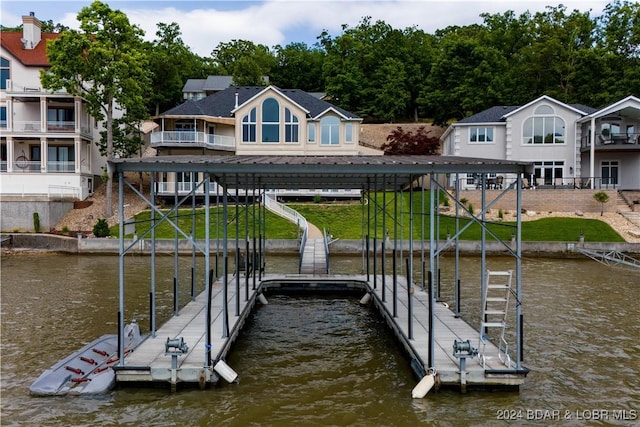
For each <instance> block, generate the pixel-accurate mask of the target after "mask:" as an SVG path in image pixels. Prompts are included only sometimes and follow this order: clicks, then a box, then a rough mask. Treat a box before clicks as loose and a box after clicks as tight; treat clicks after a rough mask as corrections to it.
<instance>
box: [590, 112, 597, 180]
mask: <svg viewBox="0 0 640 427" xmlns="http://www.w3.org/2000/svg"><path fill="white" fill-rule="evenodd" d="M589 138H591V147H590V150H589V169H590V171H589V175H591V177H592V179H591V189H592V190H593V189H594V188H596V187H595V184H596V183H595V180H596V174H595V167H596V159H595V157H596V118H595V117H591V134H590V135H589Z"/></svg>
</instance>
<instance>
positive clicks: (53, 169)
mask: <svg viewBox="0 0 640 427" xmlns="http://www.w3.org/2000/svg"><path fill="white" fill-rule="evenodd" d="M7 171H8V162H6V161H4V160H3V161H2V162H0V172H7ZM75 171H76V163H75V162H74V161H49V162H47V170H42V165H41V162H40V161H39V160H36V161H30V160H23V159H22V158H18V160H16V161H15V162H14V163H13V173H41V172H42V173H44V172H47V173H75Z"/></svg>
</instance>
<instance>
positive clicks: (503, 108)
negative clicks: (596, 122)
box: [452, 95, 597, 126]
mask: <svg viewBox="0 0 640 427" xmlns="http://www.w3.org/2000/svg"><path fill="white" fill-rule="evenodd" d="M542 100H545V101H548V102H551V103H554V104H557V105H560V106H563V107H565V108H568V109H570V110H572V111H574V112H575V113H577V114H580V115H581V116H586V115H588V114H592V113H594V112H595V111H597V109H596V108H592V107H588V106H586V105H582V104H565V103H564V102H561V101H558V100H556V99H554V98H551V97H550V96H547V95H543V96H541V97H539V98H537V99H535V100H533V101H531V102H529V103H527V104H525V105H497V106H494V107H491V108H488V109H486V110H484V111H481V112H479V113H477V114H474V115H472V116H469V117H466V118H464V119H462V120H460V121H458V122H457V123H454V124H453V125H452V126H455V125H458V124H477V123H504V122H506V118H507V117H508V116H510V115H512V114H515V113H517V112H518V111H520V110H523V109H525V108H527V107H529V106H531V105H533V104H536V103H538V102H540V101H542Z"/></svg>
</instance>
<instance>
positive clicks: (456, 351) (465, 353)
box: [453, 340, 478, 393]
mask: <svg viewBox="0 0 640 427" xmlns="http://www.w3.org/2000/svg"><path fill="white" fill-rule="evenodd" d="M477 354H478V349H477V348H474V347H472V346H471V340H466V341H458V340H454V341H453V356H454V357H456V358H458V359H460V390H461V391H462V392H463V393H464V392H466V391H467V371H466V370H467V367H466V364H467V357H475V356H477Z"/></svg>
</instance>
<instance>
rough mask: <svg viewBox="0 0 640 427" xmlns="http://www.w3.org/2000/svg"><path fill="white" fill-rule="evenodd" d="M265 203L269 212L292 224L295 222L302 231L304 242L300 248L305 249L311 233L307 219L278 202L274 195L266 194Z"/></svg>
mask: <svg viewBox="0 0 640 427" xmlns="http://www.w3.org/2000/svg"><path fill="white" fill-rule="evenodd" d="M263 201H264V206H265V208H267V209H268V210H269V211H271V212H273V213H274V214H276V215H278V216H281V217H282V218H284V219H286V220H288V221H290V222H293V223H294V224H296V225H297V226H298V228H300V229H301V230H302V239H303V241H302V244H301V245H300V246H301V247H302V248H304V243H305V242H306V239H307V234H308V232H309V224H308V223H307V220H306V218H305V217H303V216H302V215H300V213H299V212H298V211H296V210H295V209H292V208H290V207H289V206H287V205H284V204H282V203H280V202H278V201H277V200H276V198H275V196H274V195H271V194H268V193H266V192H265V194H264V197H263Z"/></svg>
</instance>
